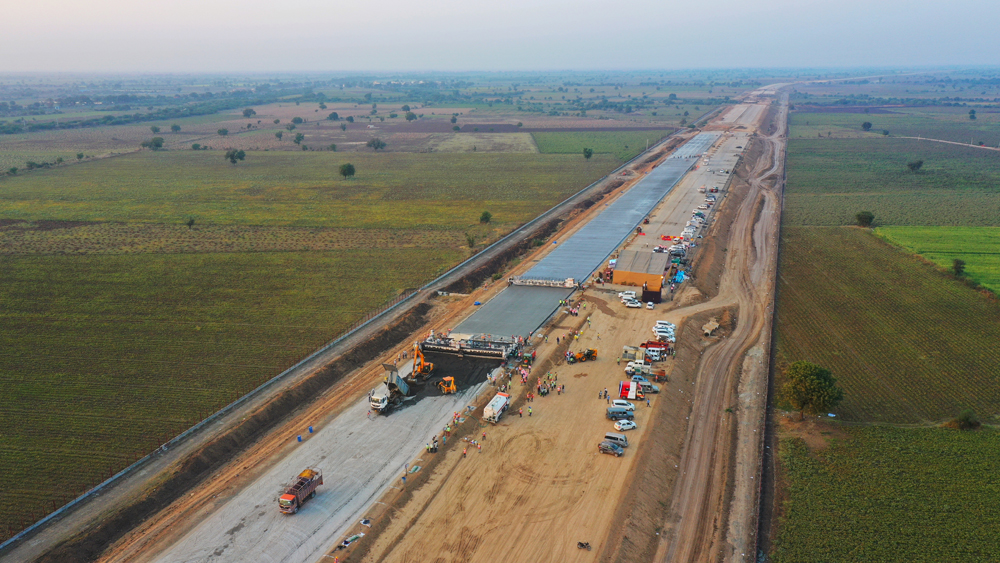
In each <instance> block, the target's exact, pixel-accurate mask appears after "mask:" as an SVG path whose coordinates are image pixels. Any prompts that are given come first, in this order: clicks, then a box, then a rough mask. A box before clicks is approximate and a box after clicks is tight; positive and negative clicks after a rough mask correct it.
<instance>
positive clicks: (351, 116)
mask: <svg viewBox="0 0 1000 563" xmlns="http://www.w3.org/2000/svg"><path fill="white" fill-rule="evenodd" d="M347 122H348V123H354V116H353V115H348V116H347Z"/></svg>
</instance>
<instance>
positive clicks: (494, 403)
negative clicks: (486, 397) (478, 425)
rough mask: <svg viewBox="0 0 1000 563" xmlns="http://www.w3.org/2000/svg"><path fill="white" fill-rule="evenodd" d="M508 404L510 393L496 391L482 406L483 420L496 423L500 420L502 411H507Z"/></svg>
mask: <svg viewBox="0 0 1000 563" xmlns="http://www.w3.org/2000/svg"><path fill="white" fill-rule="evenodd" d="M508 406H510V395H508V394H507V393H497V394H496V396H495V397H493V399H491V400H490V402H489V404H487V405H486V406H485V407H483V420H485V421H487V422H492V423H493V424H496V423H497V422H499V421H500V417H501V416H503V413H504V412H506V411H507V407H508Z"/></svg>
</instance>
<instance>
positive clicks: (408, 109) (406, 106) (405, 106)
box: [399, 105, 410, 111]
mask: <svg viewBox="0 0 1000 563" xmlns="http://www.w3.org/2000/svg"><path fill="white" fill-rule="evenodd" d="M399 109H401V110H403V111H410V106H408V105H404V106H403V107H401V108H399Z"/></svg>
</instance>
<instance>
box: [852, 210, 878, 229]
mask: <svg viewBox="0 0 1000 563" xmlns="http://www.w3.org/2000/svg"><path fill="white" fill-rule="evenodd" d="M854 220H855V221H857V222H858V226H859V227H871V226H872V222H874V221H875V214H874V213H872V212H871V211H859V212H858V214H857V215H855V216H854Z"/></svg>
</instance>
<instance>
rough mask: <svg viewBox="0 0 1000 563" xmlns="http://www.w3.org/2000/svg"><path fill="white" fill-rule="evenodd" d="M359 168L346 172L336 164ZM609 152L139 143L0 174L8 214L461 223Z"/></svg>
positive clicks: (558, 184)
mask: <svg viewBox="0 0 1000 563" xmlns="http://www.w3.org/2000/svg"><path fill="white" fill-rule="evenodd" d="M345 162H351V163H353V164H354V166H355V167H356V169H357V175H356V176H355V177H354V178H351V179H346V180H345V179H344V178H342V177H340V175H339V174H338V169H339V167H340V165H341V164H343V163H345ZM618 163H619V162H618V160H617V159H616V158H614V157H612V156H610V155H595V156H594V158H593V159H591V162H589V163H584V162H583V157H582V156H580V157H579V158H577V156H576V155H561V154H550V155H541V154H466V153H453V154H407V153H388V154H374V153H365V154H362V153H352V154H350V155H342V154H339V153H334V152H315V153H314V152H305V153H296V152H253V153H248V154H247V157H246V161H244V162H241V163H239V164H238V165H235V166H234V165H231V164H229V163H228V162H226V161H224V160H223V158H222V153H221V152H217V151H160V152H148V151H144V152H141V153H136V154H132V155H126V156H120V157H116V158H111V159H105V160H100V161H94V162H86V163H83V164H81V165H78V166H69V167H63V168H57V169H52V170H43V171H38V172H33V173H31V174H24V175H21V174H19V175H18V176H13V177H11V176H8V177H6V178H0V209H2V212H0V214H2V217H3V218H7V219H24V220H39V219H61V220H74V221H125V222H152V223H175V224H178V223H181V222H183V221H184V220H185V219H186V218H187V217H194V218H195V219H196V221H197V222H198V223H201V224H244V225H270V226H328V227H341V228H372V227H376V228H404V229H409V228H437V229H462V230H464V229H467V228H469V226H470V225H476V224H478V222H479V215H480V214H481V213H482V211H483V210H489V211H491V212H492V213H493V216H494V221H496V222H497V223H501V224H507V225H514V224H520V223H524V222H526V221H528V220H530V219H531V218H533V217H535V216H536V215H537V214H538V213H540V212H542V211H543V210H545V209H547V208H549V207H551V206H552V205H554V204H555V203H557V202H559V201H561V200H563V199H565V198H566V197H568V196H569V195H571V194H572V193H574V192H576V191H577V190H580V189H582V188H583V187H585V186H586V185H587V184H590V183H591V182H593V181H595V180H597V179H599V178H601V177H602V176H603V175H605V174H607V173H608V172H609V171H611V170H612V169H613V168H614V167H615V166H617V165H618Z"/></svg>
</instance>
